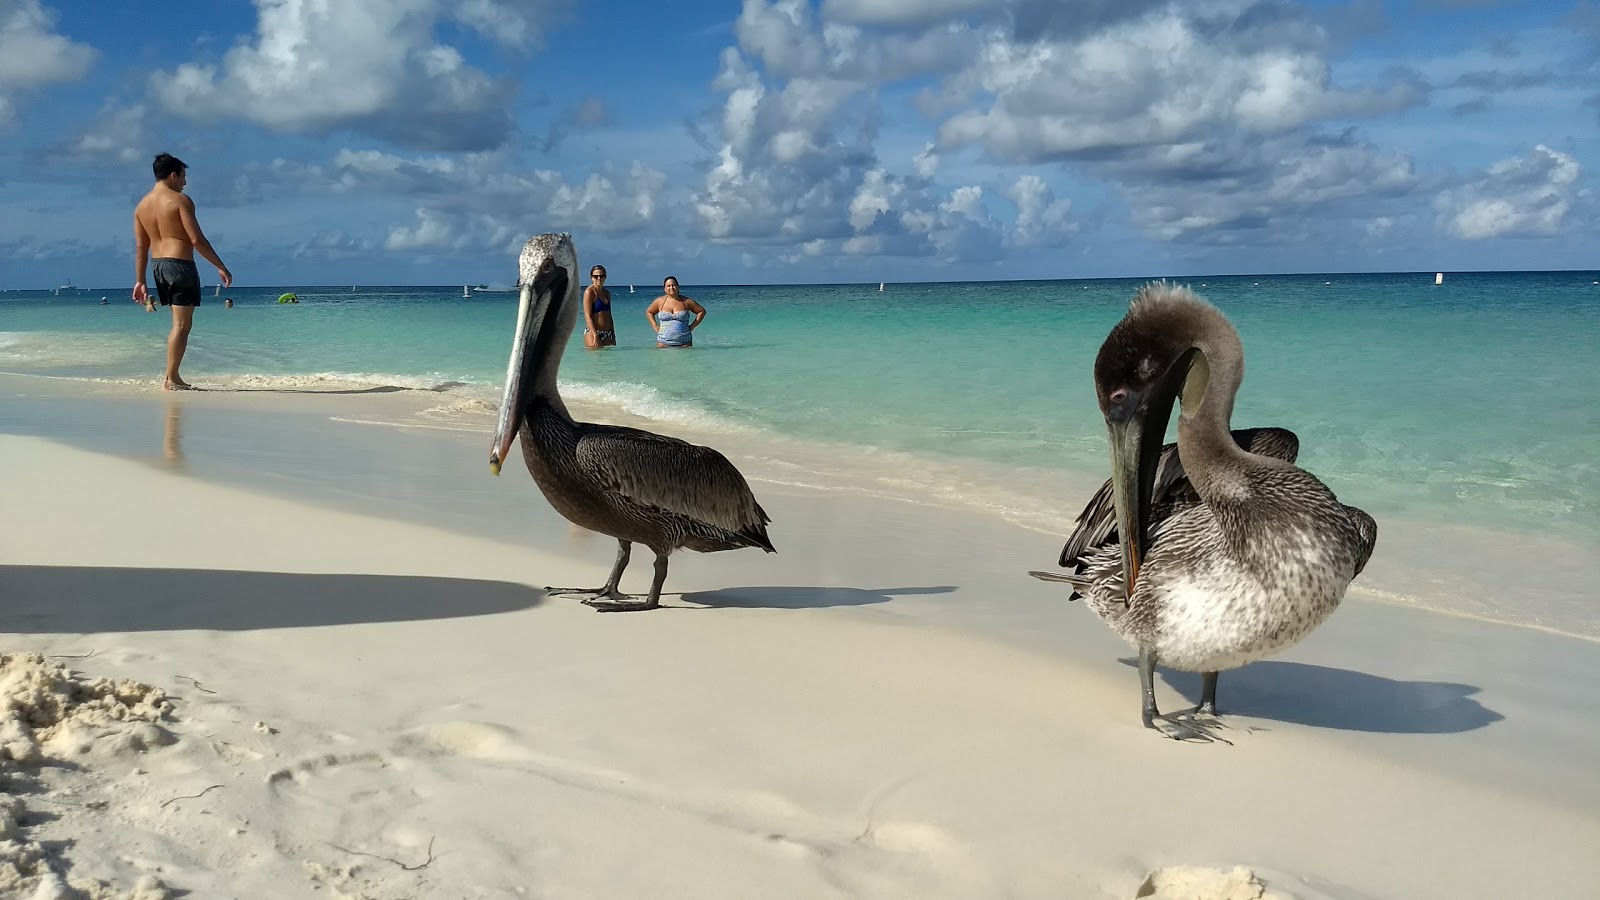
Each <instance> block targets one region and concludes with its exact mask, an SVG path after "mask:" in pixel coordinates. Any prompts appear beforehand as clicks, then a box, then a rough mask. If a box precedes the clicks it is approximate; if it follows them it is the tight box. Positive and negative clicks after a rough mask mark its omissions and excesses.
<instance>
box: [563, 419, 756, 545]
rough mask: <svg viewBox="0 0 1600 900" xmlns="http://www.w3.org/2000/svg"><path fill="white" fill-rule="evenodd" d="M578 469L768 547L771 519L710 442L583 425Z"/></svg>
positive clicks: (631, 495) (631, 496) (632, 496)
mask: <svg viewBox="0 0 1600 900" xmlns="http://www.w3.org/2000/svg"><path fill="white" fill-rule="evenodd" d="M577 463H578V468H579V469H581V470H582V471H583V472H584V474H586V475H587V476H589V477H590V478H592V479H594V480H595V481H596V482H598V483H599V484H600V486H601V487H602V488H604V489H606V490H608V491H612V492H614V493H616V494H619V495H621V496H623V497H626V498H627V499H628V500H631V501H633V502H634V503H638V504H641V505H643V506H649V507H655V508H657V509H661V510H665V511H667V512H670V513H673V514H676V515H680V516H684V517H686V518H689V519H692V520H694V521H696V522H701V523H704V524H706V525H710V526H712V527H714V528H719V529H721V530H723V531H727V532H729V533H732V534H738V535H743V536H745V537H747V538H750V539H751V540H753V541H755V543H756V544H757V545H759V546H763V547H766V548H767V549H769V550H770V549H771V544H770V543H769V542H768V540H767V536H766V527H765V526H766V524H767V523H768V522H770V521H772V520H771V518H769V517H768V516H767V512H766V510H764V509H762V508H761V504H759V503H757V502H756V498H755V495H754V494H752V493H751V492H750V485H749V484H747V483H746V482H745V480H744V476H743V475H741V474H740V473H739V470H738V469H736V468H734V465H733V463H731V462H728V458H727V457H726V456H723V455H722V454H721V453H718V452H717V451H715V450H713V449H711V448H710V447H701V446H699V445H698V444H691V443H689V442H688V441H681V440H678V439H677V438H673V437H667V436H665V435H660V434H652V433H650V432H648V431H640V430H638V429H635V428H620V427H616V426H607V425H586V426H585V431H584V434H583V435H582V436H581V437H579V438H578V446H577Z"/></svg>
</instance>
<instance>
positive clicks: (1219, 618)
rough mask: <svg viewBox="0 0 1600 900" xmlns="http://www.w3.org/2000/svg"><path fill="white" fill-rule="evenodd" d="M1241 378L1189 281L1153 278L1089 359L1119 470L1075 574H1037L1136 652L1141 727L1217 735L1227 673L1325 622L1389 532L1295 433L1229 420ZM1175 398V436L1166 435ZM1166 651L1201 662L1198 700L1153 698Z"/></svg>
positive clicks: (1082, 532)
mask: <svg viewBox="0 0 1600 900" xmlns="http://www.w3.org/2000/svg"><path fill="white" fill-rule="evenodd" d="M1243 379H1244V345H1243V344H1242V343H1241V342H1240V340H1239V333H1238V332H1237V331H1235V330H1234V328H1233V325H1232V324H1230V323H1229V322H1228V320H1227V319H1226V318H1225V317H1224V316H1223V315H1222V313H1221V312H1219V311H1218V310H1217V309H1216V308H1215V307H1213V306H1212V305H1210V304H1209V303H1206V302H1205V301H1204V300H1201V299H1200V298H1199V297H1197V296H1195V295H1194V294H1193V293H1191V292H1190V291H1189V290H1188V289H1187V288H1182V287H1176V286H1173V285H1169V284H1166V283H1156V284H1151V285H1146V286H1145V287H1144V288H1142V289H1141V290H1140V291H1139V293H1138V295H1137V296H1136V297H1134V299H1133V303H1132V305H1131V306H1130V307H1129V309H1128V313H1127V315H1126V316H1124V317H1123V319H1122V321H1121V322H1118V323H1117V325H1116V327H1114V328H1112V329H1111V334H1110V335H1109V336H1108V337H1107V338H1106V340H1105V343H1104V344H1102V345H1101V347H1100V353H1099V355H1097V356H1096V357H1095V362H1094V382H1095V394H1096V395H1097V397H1098V398H1099V401H1100V410H1101V412H1102V413H1104V415H1105V418H1106V426H1107V429H1108V430H1109V432H1110V441H1111V479H1110V481H1108V482H1107V483H1106V486H1104V487H1102V488H1101V489H1100V492H1099V493H1097V494H1096V495H1095V498H1094V499H1092V500H1091V501H1090V502H1089V505H1088V506H1087V507H1086V508H1085V509H1084V511H1083V514H1082V515H1080V516H1079V517H1078V523H1077V528H1076V530H1075V531H1074V532H1073V534H1072V536H1071V537H1070V538H1068V539H1067V545H1066V548H1065V549H1064V550H1063V551H1062V554H1061V565H1062V566H1063V567H1069V568H1073V569H1074V571H1073V572H1072V573H1070V574H1064V575H1063V574H1057V573H1052V572H1033V573H1031V574H1032V575H1034V577H1036V578H1041V579H1044V580H1047V581H1064V582H1067V583H1069V584H1071V585H1072V586H1073V595H1072V596H1073V598H1074V599H1075V598H1076V597H1078V596H1083V597H1085V598H1087V600H1088V605H1089V608H1090V609H1092V610H1093V611H1094V613H1095V615H1097V616H1099V617H1100V618H1101V619H1103V620H1104V621H1105V622H1106V624H1107V625H1110V626H1111V629H1112V630H1113V631H1115V632H1117V634H1119V635H1121V636H1122V637H1123V639H1124V640H1127V641H1128V642H1129V643H1131V644H1133V645H1134V646H1135V647H1137V648H1138V650H1139V683H1140V687H1141V688H1142V690H1143V708H1142V716H1143V720H1144V724H1145V726H1146V727H1148V728H1157V729H1159V730H1161V731H1162V732H1164V733H1166V734H1167V735H1169V736H1171V737H1175V738H1179V739H1200V740H1210V739H1213V738H1216V737H1217V735H1216V733H1215V729H1217V728H1219V727H1221V725H1220V723H1219V722H1217V720H1216V719H1215V716H1216V714H1217V706H1216V704H1217V673H1218V672H1220V671H1222V670H1224V669H1233V668H1238V667H1239V666H1243V665H1245V664H1246V663H1250V662H1254V661H1255V660H1258V659H1261V658H1263V657H1265V656H1268V655H1270V654H1272V653H1275V652H1277V651H1279V650H1282V649H1283V648H1285V647H1288V646H1290V645H1291V644H1293V643H1295V642H1296V641H1298V640H1300V639H1301V638H1303V637H1305V636H1306V634H1308V633H1309V632H1310V631H1311V630H1312V629H1313V628H1316V627H1317V626H1318V625H1320V624H1322V621H1323V620H1324V619H1326V618H1327V617H1328V615H1329V614H1330V613H1332V612H1333V610H1334V608H1335V607H1337V606H1338V605H1339V601H1340V599H1341V598H1343V597H1344V592H1345V588H1346V587H1348V586H1349V584H1350V581H1351V580H1352V579H1353V578H1355V576H1356V575H1358V574H1360V572H1361V570H1362V568H1364V567H1365V566H1366V564H1367V560H1368V559H1369V558H1370V557H1371V556H1372V548H1373V544H1374V543H1375V542H1376V541H1377V537H1378V526H1377V523H1376V522H1374V521H1373V520H1372V517H1371V516H1369V515H1367V514H1366V513H1365V512H1362V511H1361V510H1359V509H1356V508H1355V507H1353V506H1345V505H1344V504H1342V503H1340V502H1339V501H1338V499H1337V498H1336V497H1334V495H1333V492H1332V491H1330V490H1328V488H1327V486H1326V485H1324V484H1323V483H1322V482H1321V481H1318V480H1317V478H1316V476H1314V475H1312V474H1311V473H1309V472H1306V471H1305V470H1303V469H1299V468H1297V467H1296V466H1295V465H1294V459H1295V456H1296V454H1297V452H1298V449H1299V441H1298V440H1297V439H1296V438H1295V436H1294V435H1293V434H1292V433H1291V432H1288V431H1284V430H1282V429H1277V428H1272V429H1251V430H1249V431H1230V430H1229V420H1230V419H1231V417H1232V415H1233V401H1234V396H1235V394H1237V393H1238V390H1239V384H1240V382H1241V381H1242V380H1243ZM1175 401H1176V402H1177V404H1178V407H1179V415H1178V442H1177V444H1176V445H1168V446H1166V447H1162V441H1163V440H1164V438H1165V435H1166V430H1167V421H1168V419H1169V418H1170V417H1171V415H1172V405H1173V403H1174V402H1175ZM1108 494H1109V498H1108V497H1107V495H1108ZM1108 499H1109V501H1110V502H1107V501H1108ZM1158 663H1159V664H1161V665H1165V666H1168V667H1170V668H1174V669H1180V670H1183V671H1188V672H1200V673H1202V681H1201V685H1202V686H1201V696H1200V705H1199V706H1197V707H1195V708H1194V709H1193V710H1189V711H1186V712H1183V713H1177V714H1174V715H1162V714H1161V713H1160V712H1159V711H1158V710H1157V709H1156V698H1155V684H1154V676H1155V667H1156V665H1157V664H1158ZM1202 717H1204V718H1202Z"/></svg>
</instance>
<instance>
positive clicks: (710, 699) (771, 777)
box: [0, 377, 1600, 900]
mask: <svg viewBox="0 0 1600 900" xmlns="http://www.w3.org/2000/svg"><path fill="white" fill-rule="evenodd" d="M0 388H3V389H4V392H5V394H6V398H5V400H4V401H0V414H3V416H0V459H3V460H4V462H5V472H6V475H5V485H6V487H5V490H4V492H3V495H0V497H3V499H0V610H3V615H4V629H5V631H6V632H7V634H6V636H5V637H6V641H5V645H4V646H3V647H0V651H3V652H4V653H5V654H6V656H5V657H4V662H3V667H0V683H3V684H4V685H5V688H6V701H7V706H6V712H5V719H4V722H0V771H3V773H4V784H5V791H4V793H0V804H3V805H0V896H7V897H11V896H15V897H37V898H55V897H63V898H66V897H78V896H86V897H94V898H109V897H116V898H124V897H126V898H138V900H157V898H168V897H172V898H176V897H181V896H190V897H206V898H212V897H217V898H227V897H236V898H263V897H274V898H299V897H341V898H391V897H429V898H434V897H437V898H478V897H495V898H498V897H536V896H537V897H552V898H561V897H571V898H578V897H583V898H589V897H695V898H712V897H727V898H749V897H796V898H815V897H951V898H987V897H1017V898H1033V897H1039V898H1044V897H1051V898H1062V897H1066V898H1079V897H1081V898H1102V897H1103V898H1133V897H1135V896H1154V897H1162V898H1201V897H1205V898H1212V897H1215V898H1263V897H1265V898H1279V900H1281V898H1291V897H1292V898H1352V900H1353V898H1388V897H1394V898H1435V897H1436V898H1462V897H1495V898H1499V897H1565V896H1573V897H1576V896H1584V895H1585V893H1586V892H1587V891H1590V890H1592V888H1593V885H1594V884H1596V883H1600V859H1597V858H1596V856H1595V854H1594V848H1595V847H1596V846H1600V813H1597V810H1600V769H1597V768H1596V767H1595V765H1594V752H1595V748H1596V747H1597V746H1600V719H1597V718H1596V717H1595V716H1594V715H1593V714H1592V711H1593V710H1594V709H1595V706H1596V703H1595V699H1594V698H1595V696H1596V692H1597V690H1600V642H1596V641H1595V640H1594V639H1592V638H1591V637H1589V636H1587V635H1582V634H1566V633H1562V632H1561V631H1559V630H1554V629H1549V628H1537V627H1520V626H1515V625H1508V624H1502V623H1497V622H1492V621H1486V620H1483V619H1479V618H1474V617H1471V616H1465V615H1446V614H1441V613H1438V612H1432V611H1429V610H1426V609H1420V608H1416V607H1415V606H1412V605H1402V604H1395V603H1391V602H1384V600H1383V598H1382V597H1381V596H1379V595H1377V594H1375V593H1366V592H1364V590H1363V588H1362V587H1361V582H1360V581H1358V582H1357V586H1356V587H1355V588H1353V589H1352V590H1351V592H1350V595H1349V596H1348V597H1347V599H1346V601H1345V604H1344V606H1343V607H1342V608H1341V609H1340V610H1339V611H1338V612H1337V613H1336V614H1335V615H1334V617H1333V618H1332V619H1331V620H1330V621H1329V622H1328V623H1327V624H1326V625H1325V626H1323V627H1322V628H1321V629H1319V630H1318V631H1317V632H1315V633H1314V634H1312V636H1311V637H1310V638H1308V639H1307V640H1306V641H1305V642H1304V643H1302V644H1301V645H1299V646H1297V647H1294V648H1293V649H1291V650H1290V651H1288V652H1287V653H1285V654H1283V655H1282V656H1280V657H1278V658H1276V659H1273V660H1269V661H1265V662H1262V663H1258V664H1256V665H1253V666H1250V667H1248V668H1246V669H1243V670H1240V671H1238V672H1233V673H1226V674H1224V675H1223V677H1222V680H1221V694H1220V700H1221V703H1222V705H1223V706H1224V707H1225V709H1226V710H1227V712H1228V713H1229V718H1228V721H1229V724H1230V726H1231V728H1230V730H1229V731H1228V732H1227V735H1228V737H1229V739H1230V740H1231V741H1232V743H1231V744H1211V745H1193V744H1183V743H1177V742H1173V741H1169V740H1164V739H1161V738H1159V737H1157V736H1156V735H1155V734H1153V733H1152V732H1149V731H1146V730H1144V729H1142V728H1140V727H1139V725H1138V719H1137V710H1138V706H1137V701H1138V695H1137V679H1136V677H1135V674H1134V670H1133V668H1132V667H1131V666H1130V665H1128V664H1127V663H1128V662H1129V658H1130V656H1131V654H1132V651H1131V650H1130V648H1128V647H1127V646H1126V645H1124V644H1122V643H1121V642H1120V641H1119V640H1117V639H1116V638H1115V637H1114V636H1113V635H1112V634H1111V633H1110V632H1109V631H1108V630H1107V629H1106V628H1105V627H1104V626H1102V625H1101V624H1100V623H1099V622H1097V621H1096V620H1095V619H1094V617H1093V616H1092V615H1091V614H1090V613H1089V612H1088V611H1087V610H1086V609H1081V608H1077V607H1076V606H1074V605H1071V604H1068V603H1066V602H1065V594H1064V592H1062V591H1060V590H1057V589H1055V588H1053V586H1051V585H1045V584H1041V583H1039V582H1036V581H1034V580H1033V579H1030V578H1028V577H1027V576H1026V575H1025V572H1026V570H1028V569H1029V568H1039V567H1041V566H1044V565H1047V564H1048V563H1049V562H1050V561H1051V560H1052V559H1053V558H1054V557H1055V555H1056V554H1057V553H1058V552H1059V548H1060V537H1059V536H1051V535H1048V534H1043V533H1040V532H1038V531H1035V530H1029V529H1025V528H1021V527H1018V526H1017V525H1014V524H1011V523H1009V522H1007V521H1005V520H1004V519H1002V518H1000V517H998V516H985V515H978V514H975V513H970V512H963V511H960V510H955V509H948V508H939V507H936V506H929V505H920V504H916V503H909V502H897V501H887V500H883V499H881V498H872V497H866V496H852V495H850V494H848V493H839V492H834V493H825V492H820V491H812V490H807V489H804V488H799V487H793V486H785V485H781V484H775V483H773V482H772V481H763V480H761V478H760V477H759V476H757V477H756V478H754V479H753V484H754V487H755V489H756V492H757V494H758V496H759V497H760V499H761V501H762V503H763V505H764V506H765V507H766V508H767V510H768V511H769V512H770V513H771V514H772V517H773V519H774V523H773V526H772V536H773V539H774V541H775V543H776V544H777V546H778V550H779V552H778V554H777V555H766V554H761V553H755V552H749V551H744V552H736V553H723V554H715V555H706V556H701V555H697V554H692V553H685V554H682V555H679V556H676V557H674V561H673V568H672V574H671V578H670V579H669V581H668V583H667V588H668V591H669V593H670V596H669V597H667V598H665V602H666V603H667V607H666V608H664V609H661V610H658V611H654V612H649V613H639V614H617V615H603V614H598V613H595V612H594V611H593V610H590V609H589V608H587V607H584V606H582V605H580V604H579V603H578V602H577V601H576V600H571V599H567V598H561V597H547V596H546V595H545V593H544V591H543V590H542V588H543V586H544V585H547V584H574V585H582V584H589V583H599V582H600V581H601V580H603V578H604V575H605V571H606V567H607V566H608V564H609V562H610V560H611V557H612V555H613V553H614V550H615V544H614V542H612V541H611V540H610V539H608V538H604V537H601V536H597V535H591V534H587V533H583V532H579V531H576V530H575V529H573V528H572V527H571V526H569V525H567V524H566V523H565V522H563V521H562V520H560V519H559V517H557V515H556V514H555V513H554V512H553V511H551V510H550V509H549V508H548V506H546V505H545V503H544V501H543V500H542V498H541V497H540V496H539V495H538V492H537V490H536V489H535V487H534V486H533V484H532V482H531V480H530V479H529V478H528V477H527V475H526V473H525V472H524V471H522V470H521V467H520V462H517V463H516V464H515V465H508V466H507V469H506V473H505V474H504V475H503V476H502V477H501V478H499V479H494V478H491V477H490V476H489V474H488V471H487V464H486V462H487V455H486V454H487V447H488V437H487V435H486V434H482V435H480V434H472V433H470V432H467V431H461V430H453V429H450V428H440V429H433V430H430V429H427V428H421V427H413V428H392V427H386V426H377V425H367V424H360V423H362V422H365V421H374V420H380V419H384V418H385V417H386V416H388V415H390V414H392V413H394V412H396V411H397V410H400V411H404V410H406V409H416V408H421V407H423V406H425V405H426V404H427V403H428V402H429V400H428V398H427V397H421V396H417V395H416V392H402V393H399V394H391V393H373V394H370V395H351V394H343V395H335V396H330V395H317V394H309V393H278V392H261V393H232V394H220V393H210V394H197V395H193V396H184V397H179V398H172V397H163V396H160V395H159V393H158V392H155V391H152V390H150V389H148V388H145V387H130V386H121V385H115V386H98V387H85V386H83V385H82V384H81V383H71V382H57V381H52V380H49V379H22V378H14V377H7V378H4V379H0ZM730 456H731V457H733V458H734V461H735V462H736V463H738V464H740V465H741V466H745V465H750V464H751V463H750V461H749V460H747V459H744V458H741V457H739V456H738V455H737V454H735V453H730ZM747 471H748V470H747ZM1389 537H1390V535H1389V534H1387V533H1386V534H1385V538H1384V539H1385V541H1387V540H1388V539H1389ZM1396 537H1397V538H1398V540H1397V541H1396V543H1395V545H1394V546H1398V547H1402V548H1404V547H1408V546H1412V545H1411V544H1408V543H1407V541H1406V540H1405V538H1404V536H1400V535H1396ZM1384 552H1385V553H1386V555H1385V556H1384V558H1383V559H1382V560H1381V565H1383V566H1389V567H1392V568H1394V569H1402V570H1403V569H1404V568H1405V567H1406V560H1405V558H1404V557H1403V556H1400V557H1398V558H1397V556H1396V555H1395V553H1394V551H1393V550H1392V549H1389V548H1387V547H1386V548H1384ZM1549 562H1550V565H1551V567H1552V571H1555V572H1556V573H1557V575H1558V576H1560V577H1559V578H1558V579H1557V580H1556V581H1554V582H1553V583H1552V588H1551V589H1552V590H1556V591H1560V592H1564V593H1563V596H1566V595H1568V594H1570V595H1572V596H1573V597H1576V598H1577V600H1575V601H1573V602H1575V603H1581V601H1582V599H1583V594H1584V591H1583V590H1582V589H1581V588H1578V587H1575V584H1576V583H1577V582H1576V579H1577V578H1578V576H1579V575H1581V574H1582V573H1583V572H1588V571H1591V569H1592V566H1593V562H1594V560H1593V559H1592V558H1589V559H1586V560H1582V559H1580V560H1577V561H1574V560H1572V559H1570V558H1569V559H1552V560H1550V561H1549ZM1379 564H1380V561H1379V560H1375V562H1374V565H1375V566H1378V565H1379ZM1564 573H1567V574H1564ZM1571 573H1576V574H1571ZM648 576H649V566H648V565H647V564H646V563H644V562H643V561H641V559H640V558H639V556H638V555H637V554H636V555H635V560H634V566H633V568H632V569H631V570H630V572H629V573H628V576H627V578H626V579H625V582H624V587H625V589H628V590H642V589H643V588H644V586H645V585H646V583H647V579H648ZM1521 587H1522V589H1523V590H1530V591H1534V592H1537V591H1539V590H1540V586H1539V585H1538V584H1537V583H1535V584H1531V585H1530V584H1528V583H1526V582H1524V583H1523V584H1522V585H1521ZM1503 599H1504V600H1506V601H1507V602H1510V601H1511V600H1514V598H1509V597H1507V598H1503ZM690 613H693V614H692V615H691V614H690ZM1159 687H1160V691H1161V700H1162V702H1163V704H1164V706H1165V707H1169V708H1170V707H1175V706H1176V705H1178V704H1179V703H1181V702H1183V698H1184V697H1188V698H1190V699H1191V701H1192V698H1193V697H1194V696H1195V695H1196V692H1197V690H1198V679H1197V678H1193V677H1190V676H1185V675H1181V674H1174V675H1171V676H1170V677H1169V678H1168V679H1167V680H1165V681H1164V682H1163V683H1162V684H1161V685H1160V686H1159Z"/></svg>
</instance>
